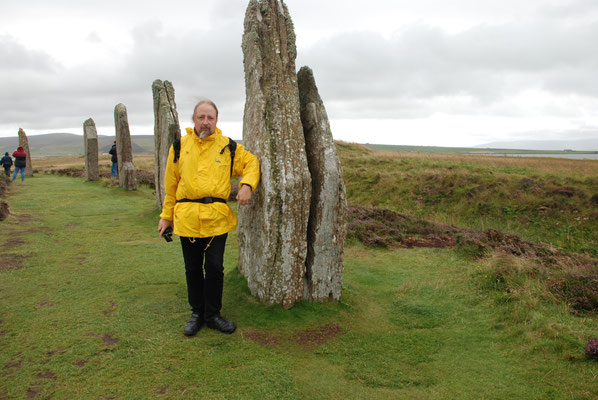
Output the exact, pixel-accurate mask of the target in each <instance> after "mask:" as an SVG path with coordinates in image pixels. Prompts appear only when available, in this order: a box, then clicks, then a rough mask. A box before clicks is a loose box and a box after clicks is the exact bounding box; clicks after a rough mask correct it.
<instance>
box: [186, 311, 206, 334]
mask: <svg viewBox="0 0 598 400" xmlns="http://www.w3.org/2000/svg"><path fill="white" fill-rule="evenodd" d="M202 325H203V320H202V318H201V315H199V313H192V314H191V318H190V319H189V322H187V325H185V336H193V335H195V334H196V333H197V332H199V329H200V328H201V326H202Z"/></svg>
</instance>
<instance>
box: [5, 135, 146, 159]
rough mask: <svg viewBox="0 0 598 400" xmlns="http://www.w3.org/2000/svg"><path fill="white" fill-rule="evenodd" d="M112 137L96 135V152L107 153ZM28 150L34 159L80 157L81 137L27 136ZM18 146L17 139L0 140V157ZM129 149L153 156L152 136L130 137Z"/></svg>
mask: <svg viewBox="0 0 598 400" xmlns="http://www.w3.org/2000/svg"><path fill="white" fill-rule="evenodd" d="M114 139H115V137H114V136H106V135H98V150H99V152H100V154H104V153H108V151H109V150H110V147H111V146H112V143H114ZM27 140H28V141H29V150H30V151H31V155H32V156H33V157H34V158H35V157H50V156H82V155H83V154H84V149H83V135H75V134H72V133H48V134H44V135H29V136H27ZM18 145H19V138H18V137H16V136H15V137H8V138H6V137H2V138H0V151H1V152H2V155H4V152H6V151H8V153H9V154H12V152H13V151H15V150H16V148H17V146H18ZM131 147H132V150H133V154H153V153H154V135H132V136H131Z"/></svg>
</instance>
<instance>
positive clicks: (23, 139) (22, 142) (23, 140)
mask: <svg viewBox="0 0 598 400" xmlns="http://www.w3.org/2000/svg"><path fill="white" fill-rule="evenodd" d="M19 146H20V147H22V148H23V150H24V151H25V153H26V154H27V159H26V161H25V162H26V165H25V176H33V166H32V165H31V152H30V151H29V140H27V134H26V133H25V131H24V130H23V128H19Z"/></svg>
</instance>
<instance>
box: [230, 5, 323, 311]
mask: <svg viewBox="0 0 598 400" xmlns="http://www.w3.org/2000/svg"><path fill="white" fill-rule="evenodd" d="M242 47H243V56H244V57H243V62H244V67H245V90H246V102H245V113H244V119H243V141H244V144H245V146H246V147H247V148H248V150H250V151H251V152H252V153H253V154H255V155H256V156H257V157H258V159H259V160H260V167H261V183H260V185H259V186H258V188H257V190H256V191H255V192H254V195H253V197H252V201H251V204H250V205H249V206H242V207H239V229H238V240H239V270H240V271H241V273H242V274H243V275H244V276H245V277H246V278H247V282H248V286H249V289H250V290H251V293H252V294H253V295H255V296H257V297H258V298H259V299H260V300H261V301H262V302H263V303H265V304H267V305H270V304H280V305H282V306H283V307H284V308H290V307H292V306H293V304H294V303H295V301H297V300H300V299H303V290H304V277H305V258H306V253H307V242H306V237H307V221H308V217H309V201H310V196H311V179H310V176H309V169H308V166H307V157H306V154H305V138H304V136H303V127H302V125H301V119H300V107H299V93H298V87H297V74H296V72H295V58H296V47H295V33H294V30H293V23H292V21H291V18H290V15H289V13H288V10H287V7H286V5H285V4H284V3H283V2H282V1H280V0H261V1H258V0H250V2H249V5H248V7H247V12H246V14H245V32H244V34H243V45H242Z"/></svg>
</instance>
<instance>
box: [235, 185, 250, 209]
mask: <svg viewBox="0 0 598 400" xmlns="http://www.w3.org/2000/svg"><path fill="white" fill-rule="evenodd" d="M249 200H251V186H249V185H241V188H240V189H239V193H237V202H238V203H239V205H241V206H245V205H247V204H249Z"/></svg>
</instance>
